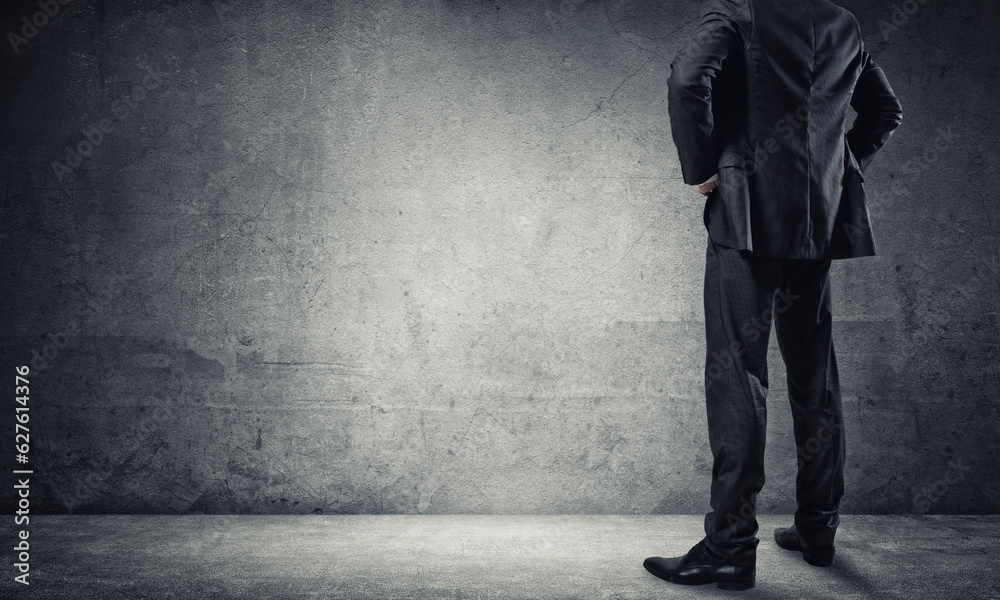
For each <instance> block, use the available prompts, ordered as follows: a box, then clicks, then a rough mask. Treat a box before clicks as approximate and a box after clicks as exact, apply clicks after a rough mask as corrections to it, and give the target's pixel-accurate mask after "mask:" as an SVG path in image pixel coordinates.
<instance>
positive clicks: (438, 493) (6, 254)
mask: <svg viewBox="0 0 1000 600" xmlns="http://www.w3.org/2000/svg"><path fill="white" fill-rule="evenodd" d="M59 6H60V7H61V8H60V12H59V13H58V14H56V15H54V16H52V17H51V18H46V19H44V20H45V21H46V23H44V24H43V25H40V26H36V27H35V32H34V34H33V35H31V36H30V37H28V36H27V34H30V33H31V28H28V27H26V25H25V23H28V22H29V21H30V20H32V19H36V20H37V21H38V22H40V21H42V19H37V18H36V13H37V12H38V10H39V8H38V5H37V4H33V3H31V2H22V3H14V4H8V5H7V6H5V8H4V9H3V10H4V19H3V24H4V30H3V31H4V32H8V33H9V32H14V33H15V35H16V36H21V38H23V42H21V41H19V40H18V39H17V38H15V39H14V40H13V41H11V38H10V37H9V36H8V42H9V43H8V44H7V45H6V46H5V47H4V48H3V49H2V52H3V66H2V68H3V77H4V79H3V81H4V85H3V88H2V91H0V97H2V106H3V107H4V108H3V112H2V116H0V118H2V136H3V140H4V144H3V148H2V156H0V175H2V178H3V192H2V194H3V195H2V199H3V200H2V202H3V204H2V211H3V217H2V223H0V227H2V232H0V245H2V248H3V250H2V260H3V269H2V272H0V279H2V283H0V294H2V296H3V310H4V314H3V316H4V318H3V323H2V344H0V345H2V357H3V362H2V368H3V369H4V370H5V371H6V372H7V375H8V376H10V375H11V373H10V371H12V370H13V367H14V365H18V364H26V363H27V364H30V363H32V362H34V367H35V368H34V370H33V372H32V375H31V390H32V396H31V403H32V404H31V410H32V412H31V415H32V420H31V422H30V425H31V428H32V429H31V435H32V437H31V444H32V448H31V460H32V463H31V464H32V466H33V467H34V468H35V469H36V474H35V476H34V477H35V488H34V491H33V493H34V494H36V495H35V496H33V498H32V500H33V502H34V504H33V507H34V508H35V509H37V510H38V511H45V512H76V513H84V512H112V513H116V512H142V513H145V512H151V513H217V512H237V513H320V512H322V513H348V512H364V513H367V512H375V513H397V512H398V513H418V512H419V513H700V512H703V511H706V510H707V509H708V484H709V478H710V473H711V460H710V454H709V450H708V447H707V444H706V425H705V417H704V405H703V402H704V400H703V370H704V353H705V346H704V340H703V337H704V322H703V311H702V303H701V286H702V276H703V273H704V271H703V269H704V254H705V240H706V234H705V231H704V228H703V225H702V220H701V211H702V201H701V198H700V196H699V195H698V194H696V193H694V192H693V191H692V190H691V189H689V188H687V187H686V186H684V185H683V184H682V182H681V181H680V179H679V174H680V173H679V166H678V163H677V159H676V153H675V150H674V147H673V145H672V143H671V141H670V130H669V124H668V120H667V106H666V93H665V86H666V79H667V76H668V74H669V61H670V59H671V58H672V56H673V55H674V53H675V52H676V51H677V50H678V48H679V47H680V44H681V43H682V42H683V41H684V40H685V38H686V35H687V34H688V33H689V32H690V31H691V23H692V20H693V19H694V18H695V17H696V15H697V13H698V9H699V3H698V2H694V1H684V2H652V1H647V2H632V1H625V0H608V1H606V2H604V1H601V2H598V1H596V0H593V1H591V0H583V1H574V0H569V1H565V2H561V3H560V2H556V1H555V0H531V1H524V2H484V1H464V2H462V1H455V2H446V1H443V0H441V1H433V0H427V1H415V2H405V3H401V2H400V3H392V2H346V1H341V0H337V1H334V2H327V3H311V2H304V1H298V2H249V1H244V2H222V1H215V2H207V1H202V2H198V1H194V0H179V1H178V2H172V3H157V2H114V3H111V2H96V3H87V2H84V1H83V0H76V1H75V2H68V3H67V4H65V5H59ZM846 6H847V7H848V8H850V9H852V10H854V11H855V14H857V16H858V18H859V21H860V23H861V25H862V30H863V33H864V35H865V39H866V44H867V46H868V48H869V49H870V50H871V51H872V52H873V54H874V56H875V58H876V60H877V61H878V63H879V64H880V65H881V66H882V67H883V68H884V70H885V72H886V73H887V75H888V78H889V80H890V81H891V82H892V84H893V86H894V88H895V90H896V92H897V93H898V95H899V97H900V99H901V101H902V104H903V107H904V112H905V116H904V123H903V125H902V127H901V128H900V129H899V130H898V132H897V134H896V135H895V137H894V138H893V139H892V140H891V141H890V143H889V145H888V146H887V147H886V149H885V150H884V151H883V153H882V154H881V155H880V156H879V157H878V159H877V160H876V161H875V163H874V164H873V166H872V167H871V169H870V170H869V171H868V173H867V174H866V186H867V187H868V191H869V194H870V197H871V201H872V202H871V204H872V207H871V208H872V213H873V220H874V227H875V235H876V239H877V242H878V244H879V256H877V257H873V258H867V259H859V260H853V261H846V262H838V263H836V264H835V266H834V269H833V286H834V297H835V303H836V306H835V315H836V319H837V321H836V323H835V336H836V337H835V341H836V344H837V352H838V356H839V359H840V367H841V376H842V385H843V392H844V403H845V410H846V415H847V439H848V469H847V473H848V481H847V485H848V488H847V497H846V499H845V503H844V508H845V510H846V511H847V512H863V513H868V512H873V513H881V512H906V511H918V512H924V511H930V512H959V513H983V512H995V511H996V510H997V502H996V500H995V498H996V497H997V495H998V492H1000V487H998V478H997V477H996V475H997V472H998V460H997V453H996V450H997V445H998V444H997V439H998V435H997V416H998V410H997V401H998V394H997V390H998V382H1000V371H998V368H997V324H998V320H997V314H998V312H997V311H998V301H997V299H996V298H997V291H998V289H997V287H998V273H1000V261H998V258H997V250H996V248H997V241H998V234H997V228H996V224H995V223H996V220H997V219H998V218H1000V215H998V212H997V210H996V208H995V205H994V202H993V200H994V197H995V192H996V189H997V188H998V182H997V171H996V158H995V157H994V156H993V153H994V152H995V150H996V148H997V140H998V127H997V117H996V113H995V111H994V110H993V108H994V106H993V105H994V104H995V102H996V98H997V90H998V87H997V79H998V75H997V73H998V70H997V56H1000V48H998V38H997V36H996V35H995V31H996V30H997V26H998V23H997V21H998V11H997V8H996V3H995V2H986V1H968V2H957V1H954V2H949V1H945V0H930V1H929V2H922V3H911V4H907V5H905V8H906V10H905V11H904V10H903V8H900V6H903V5H899V6H896V5H893V4H892V3H888V2H877V3H862V2H859V1H853V2H850V3H849V4H846ZM907 11H909V12H907ZM22 17H25V20H24V21H22ZM22 29H23V30H25V31H22ZM18 32H20V33H18ZM22 34H23V35H22ZM15 50H16V51H15ZM84 142H87V144H89V146H88V145H87V144H85V143H84ZM54 163H58V165H55V164H54ZM59 165H61V166H59ZM772 346H774V344H773V342H772ZM770 365H771V377H770V379H771V390H772V401H771V403H770V428H769V439H768V457H767V472H768V482H767V485H766V486H765V489H764V492H763V494H762V496H761V497H760V508H761V510H762V511H765V512H791V511H792V510H793V508H794V470H795V450H794V446H793V442H792V439H791V428H790V416H789V410H788V407H787V396H786V392H785V383H784V370H783V367H782V364H781V360H780V356H779V354H778V352H777V348H776V347H772V353H771V357H770ZM12 387H13V386H10V387H8V388H5V389H4V391H3V394H4V398H5V399H4V406H8V407H9V406H11V405H12V404H11V400H10V397H11V395H12V394H13V389H12ZM12 414H13V411H12V410H9V409H5V410H4V411H3V415H2V417H0V424H2V427H3V428H4V437H3V439H4V440H6V441H5V442H4V444H8V443H10V442H11V439H12V438H11V436H12V435H13V417H12ZM5 456H10V454H8V453H7V448H6V447H5ZM5 460H7V459H5ZM10 460H13V459H10ZM8 462H9V461H8ZM949 465H951V466H949ZM9 467H11V464H6V466H5V468H4V469H3V475H2V478H3V479H2V481H0V484H2V490H3V491H2V494H3V498H4V506H8V507H9V506H12V505H13V496H12V494H11V489H12V488H11V485H9V484H10V483H11V481H10V477H11V475H10V468H9Z"/></svg>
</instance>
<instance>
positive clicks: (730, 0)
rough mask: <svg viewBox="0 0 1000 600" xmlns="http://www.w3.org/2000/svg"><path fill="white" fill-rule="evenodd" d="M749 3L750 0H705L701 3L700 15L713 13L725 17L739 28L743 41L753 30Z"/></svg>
mask: <svg viewBox="0 0 1000 600" xmlns="http://www.w3.org/2000/svg"><path fill="white" fill-rule="evenodd" d="M750 3H751V1H750V0H705V2H704V3H702V5H701V17H702V18H705V17H706V16H708V15H710V14H713V13H714V14H721V15H723V16H725V17H727V18H728V19H729V20H730V21H732V22H733V25H735V26H736V27H737V28H738V29H739V31H740V34H742V37H743V41H744V42H747V41H749V39H750V34H751V33H752V31H753V17H752V14H753V11H752V9H751V7H750ZM744 45H745V44H744Z"/></svg>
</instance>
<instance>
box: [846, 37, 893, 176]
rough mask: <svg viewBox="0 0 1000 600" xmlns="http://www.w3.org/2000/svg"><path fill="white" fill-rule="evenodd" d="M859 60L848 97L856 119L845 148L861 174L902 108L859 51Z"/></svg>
mask: <svg viewBox="0 0 1000 600" xmlns="http://www.w3.org/2000/svg"><path fill="white" fill-rule="evenodd" d="M861 56H862V58H861V75H860V77H858V82H857V84H855V86H854V95H853V96H851V106H852V107H853V108H854V110H855V111H857V113H858V116H857V117H856V118H855V119H854V125H853V126H852V127H851V130H850V131H848V132H847V144H848V145H849V146H850V148H851V153H852V154H854V158H856V159H857V160H858V166H859V167H861V170H862V171H864V170H865V169H867V168H868V165H869V164H871V162H872V159H873V158H875V153H876V152H878V151H879V149H880V148H882V146H884V145H885V143H886V142H887V141H889V137H890V136H892V132H893V131H894V130H895V129H896V128H897V127H899V124H900V123H902V122H903V108H902V106H900V104H899V100H898V99H897V98H896V95H895V94H894V93H893V92H892V88H891V87H889V81H888V80H887V79H886V78H885V73H883V72H882V69H880V68H879V67H878V65H876V64H875V61H873V60H872V57H871V55H869V54H868V52H867V51H865V50H862V51H861Z"/></svg>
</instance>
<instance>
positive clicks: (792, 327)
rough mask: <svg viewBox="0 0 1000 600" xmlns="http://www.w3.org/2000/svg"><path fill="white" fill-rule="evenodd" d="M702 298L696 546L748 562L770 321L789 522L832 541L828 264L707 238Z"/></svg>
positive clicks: (838, 424) (834, 387)
mask: <svg viewBox="0 0 1000 600" xmlns="http://www.w3.org/2000/svg"><path fill="white" fill-rule="evenodd" d="M704 300H705V329H706V334H707V353H706V354H707V361H706V367H705V393H706V400H707V410H708V435H709V443H710V445H711V448H712V455H713V458H714V464H713V468H712V490H711V506H712V512H710V513H708V514H707V515H706V516H705V534H706V535H705V543H706V545H707V546H708V548H709V550H711V551H712V552H714V553H715V554H718V555H720V556H722V557H724V558H726V559H727V560H729V561H730V562H733V563H735V564H742V565H754V564H756V547H757V543H758V541H759V540H758V539H757V537H756V534H757V531H758V525H757V519H756V499H757V493H758V492H760V490H761V488H762V487H763V485H764V440H765V430H766V423H767V404H766V400H767V386H768V381H767V347H768V341H769V338H770V332H771V324H772V323H774V325H775V328H776V334H777V338H778V346H779V349H780V351H781V356H782V359H783V360H784V362H785V366H786V370H787V372H788V396H789V401H790V402H791V406H792V416H793V423H794V424H793V426H794V430H795V431H794V433H795V444H796V450H797V454H798V472H797V477H796V502H797V505H798V506H797V510H796V513H795V525H796V526H797V528H798V530H799V531H800V532H802V534H803V535H805V536H808V538H809V539H810V540H811V541H813V542H815V543H820V544H825V543H832V542H833V537H834V534H835V532H836V529H837V526H838V524H839V522H840V520H839V516H838V509H839V506H840V500H841V498H842V497H843V494H844V451H845V447H844V424H843V410H842V407H841V399H840V382H839V379H838V374H837V359H836V356H835V354H834V351H833V337H832V315H831V305H832V301H831V296H830V261H829V260H814V259H787V258H768V257H760V256H754V255H753V254H751V253H750V252H749V251H747V250H736V249H733V248H727V247H724V246H720V245H718V244H716V243H715V242H713V241H712V239H711V238H709V240H708V251H707V256H706V263H705V298H704Z"/></svg>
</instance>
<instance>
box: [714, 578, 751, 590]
mask: <svg viewBox="0 0 1000 600" xmlns="http://www.w3.org/2000/svg"><path fill="white" fill-rule="evenodd" d="M753 584H754V580H753V579H751V580H749V581H720V582H719V583H718V585H719V589H720V590H749V589H750V588H752V587H753Z"/></svg>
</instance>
